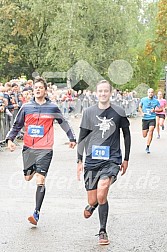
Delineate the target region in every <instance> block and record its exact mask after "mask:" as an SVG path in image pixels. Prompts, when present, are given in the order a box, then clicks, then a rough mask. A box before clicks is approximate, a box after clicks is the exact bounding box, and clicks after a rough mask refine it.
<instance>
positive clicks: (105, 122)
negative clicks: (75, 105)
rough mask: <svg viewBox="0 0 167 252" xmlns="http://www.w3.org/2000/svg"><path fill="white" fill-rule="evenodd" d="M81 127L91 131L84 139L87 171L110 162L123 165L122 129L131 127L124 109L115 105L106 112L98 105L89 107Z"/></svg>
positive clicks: (84, 114)
mask: <svg viewBox="0 0 167 252" xmlns="http://www.w3.org/2000/svg"><path fill="white" fill-rule="evenodd" d="M80 127H81V128H84V129H87V130H90V134H89V135H88V136H87V137H86V138H85V139H84V141H85V143H84V144H85V152H86V158H85V168H86V169H93V168H96V167H98V166H101V165H102V164H103V163H104V164H106V163H107V162H110V161H113V162H115V163H116V164H121V163H122V153H121V149H120V128H124V127H129V120H128V119H127V117H126V115H125V111H124V110H123V109H122V108H120V107H119V106H116V105H114V104H111V106H110V107H109V108H107V109H105V110H104V109H99V107H98V105H94V106H92V107H89V108H87V109H86V110H85V111H84V113H83V117H82V121H81V125H80ZM78 149H79V148H78ZM107 153H108V154H107ZM81 154H82V153H81ZM96 154H97V155H96ZM102 154H104V155H102Z"/></svg>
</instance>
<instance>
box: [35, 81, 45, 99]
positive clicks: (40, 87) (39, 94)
mask: <svg viewBox="0 0 167 252" xmlns="http://www.w3.org/2000/svg"><path fill="white" fill-rule="evenodd" d="M34 96H35V97H36V98H44V97H45V96H46V90H45V87H44V84H43V83H41V82H36V83H35V84H34Z"/></svg>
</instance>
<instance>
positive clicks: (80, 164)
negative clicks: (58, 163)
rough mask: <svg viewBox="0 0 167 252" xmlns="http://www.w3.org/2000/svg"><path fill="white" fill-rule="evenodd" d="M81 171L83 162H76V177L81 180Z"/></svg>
mask: <svg viewBox="0 0 167 252" xmlns="http://www.w3.org/2000/svg"><path fill="white" fill-rule="evenodd" d="M82 172H83V163H82V162H79V163H78V164H77V179H78V181H80V180H81V178H80V176H81V173H82Z"/></svg>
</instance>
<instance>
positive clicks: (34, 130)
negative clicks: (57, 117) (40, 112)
mask: <svg viewBox="0 0 167 252" xmlns="http://www.w3.org/2000/svg"><path fill="white" fill-rule="evenodd" d="M28 135H29V136H31V137H43V136H44V126H38V125H29V126H28Z"/></svg>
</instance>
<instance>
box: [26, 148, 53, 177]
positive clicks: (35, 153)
mask: <svg viewBox="0 0 167 252" xmlns="http://www.w3.org/2000/svg"><path fill="white" fill-rule="evenodd" d="M22 155H23V164H24V169H23V172H24V176H27V175H31V174H32V173H33V172H34V171H35V172H37V173H39V174H41V175H43V176H46V175H47V172H48V170H49V166H50V162H51V160H52V156H53V150H50V149H31V148H28V147H26V146H24V147H23V150H22Z"/></svg>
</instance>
